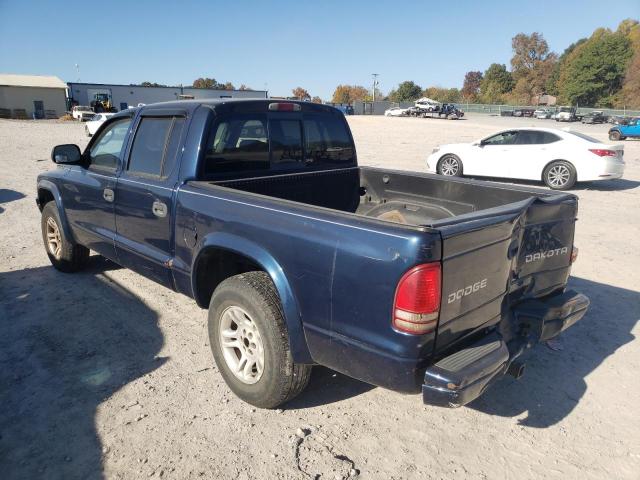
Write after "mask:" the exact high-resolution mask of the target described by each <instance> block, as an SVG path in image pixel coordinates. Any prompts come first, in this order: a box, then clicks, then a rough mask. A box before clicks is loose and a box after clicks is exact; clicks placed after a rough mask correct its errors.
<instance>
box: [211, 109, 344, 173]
mask: <svg viewBox="0 0 640 480" xmlns="http://www.w3.org/2000/svg"><path fill="white" fill-rule="evenodd" d="M266 105H267V104H264V107H265V110H266ZM207 138H208V139H207V143H206V146H205V149H204V154H203V158H202V160H201V164H200V172H199V175H200V176H201V177H204V178H205V179H208V180H216V179H224V178H234V177H251V176H263V175H265V174H267V173H289V172H293V171H296V172H297V171H307V170H313V169H326V168H340V167H346V166H352V165H353V164H354V163H355V148H354V147H353V141H352V139H351V135H350V134H349V131H348V128H347V126H346V121H345V120H344V117H343V116H342V114H341V113H340V112H335V113H334V112H332V111H327V112H322V111H320V112H315V111H308V112H307V111H302V112H291V113H288V112H287V113H285V112H275V113H270V112H266V113H246V112H242V113H235V112H229V113H222V114H219V115H217V116H216V117H215V118H214V121H213V122H212V126H211V127H210V129H209V132H208V137H207Z"/></svg>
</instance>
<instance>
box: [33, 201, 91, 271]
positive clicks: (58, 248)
mask: <svg viewBox="0 0 640 480" xmlns="http://www.w3.org/2000/svg"><path fill="white" fill-rule="evenodd" d="M41 227H42V240H43V241H44V248H45V249H46V251H47V256H48V257H49V260H50V261H51V264H52V265H53V266H54V267H55V268H56V269H57V270H60V271H61V272H65V273H72V272H77V271H78V270H81V269H82V267H84V265H85V264H86V263H87V260H88V259H89V249H88V248H87V247H84V246H82V245H78V244H75V243H73V242H72V241H71V240H70V239H69V238H67V236H66V235H65V233H64V229H63V228H62V222H61V221H60V214H59V213H58V207H57V206H56V204H55V202H53V201H51V202H49V203H47V204H46V205H45V206H44V208H43V209H42V219H41Z"/></svg>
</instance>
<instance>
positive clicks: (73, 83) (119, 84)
mask: <svg viewBox="0 0 640 480" xmlns="http://www.w3.org/2000/svg"><path fill="white" fill-rule="evenodd" d="M68 85H69V88H72V87H73V86H76V85H82V86H84V87H126V88H148V89H152V88H172V89H173V90H175V89H182V90H189V91H205V92H207V91H211V92H258V93H267V90H254V89H252V88H247V89H246V90H239V89H237V88H235V89H233V90H220V89H216V88H197V87H193V86H191V85H154V86H151V87H147V86H144V85H136V84H131V83H130V84H128V85H125V84H122V83H87V82H68Z"/></svg>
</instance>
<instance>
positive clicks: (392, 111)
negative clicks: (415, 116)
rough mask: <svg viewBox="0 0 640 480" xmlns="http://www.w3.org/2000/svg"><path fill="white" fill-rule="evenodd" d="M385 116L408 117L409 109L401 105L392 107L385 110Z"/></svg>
mask: <svg viewBox="0 0 640 480" xmlns="http://www.w3.org/2000/svg"><path fill="white" fill-rule="evenodd" d="M384 116H385V117H406V116H407V109H406V108H400V107H391V108H388V109H387V110H385V111H384Z"/></svg>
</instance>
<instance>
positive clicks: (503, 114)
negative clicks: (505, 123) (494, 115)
mask: <svg viewBox="0 0 640 480" xmlns="http://www.w3.org/2000/svg"><path fill="white" fill-rule="evenodd" d="M513 113H514V111H513V110H500V116H501V117H513V116H514V115H513Z"/></svg>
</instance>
